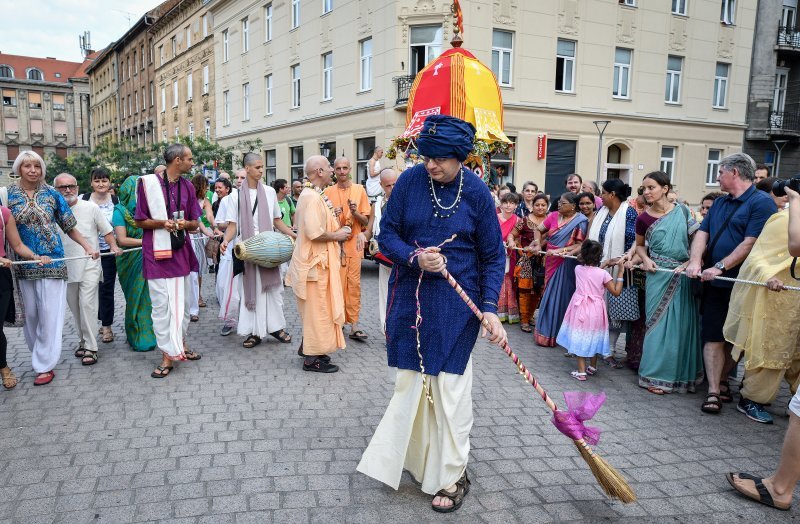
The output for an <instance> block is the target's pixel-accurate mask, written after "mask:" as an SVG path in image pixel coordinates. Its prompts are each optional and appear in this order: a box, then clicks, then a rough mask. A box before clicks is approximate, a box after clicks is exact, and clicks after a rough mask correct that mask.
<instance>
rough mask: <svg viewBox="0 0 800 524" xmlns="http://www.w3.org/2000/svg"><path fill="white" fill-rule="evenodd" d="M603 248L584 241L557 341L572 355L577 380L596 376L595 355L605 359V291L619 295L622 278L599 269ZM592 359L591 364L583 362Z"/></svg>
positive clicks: (589, 241) (607, 353) (607, 346)
mask: <svg viewBox="0 0 800 524" xmlns="http://www.w3.org/2000/svg"><path fill="white" fill-rule="evenodd" d="M602 258H603V246H602V245H601V244H600V243H599V242H595V241H594V240H584V242H583V244H582V245H581V254H580V255H579V256H578V261H579V262H580V263H581V264H583V265H581V266H578V267H576V268H575V283H576V286H575V293H574V294H573V295H572V299H571V300H570V302H569V306H567V312H566V314H565V315H564V322H563V323H562V324H561V329H560V330H559V332H558V336H557V337H556V342H557V343H558V344H560V345H561V346H563V347H565V348H566V349H567V352H568V353H571V354H573V355H575V356H576V357H578V358H577V360H578V369H577V370H576V371H573V372H572V373H571V375H572V377H573V378H574V379H576V380H586V375H587V374H588V375H594V374H595V373H597V367H596V366H597V355H602V356H604V357H605V356H608V355H610V354H611V349H610V346H609V343H608V313H607V312H606V300H605V293H604V290H606V289H607V290H608V292H609V293H611V294H612V295H614V296H615V297H617V296H619V294H620V293H622V281H623V279H622V278H611V275H609V274H608V273H607V272H606V271H605V270H603V269H600V267H599V266H600V260H601V259H602ZM587 358H591V365H589V366H587V365H586V359H587Z"/></svg>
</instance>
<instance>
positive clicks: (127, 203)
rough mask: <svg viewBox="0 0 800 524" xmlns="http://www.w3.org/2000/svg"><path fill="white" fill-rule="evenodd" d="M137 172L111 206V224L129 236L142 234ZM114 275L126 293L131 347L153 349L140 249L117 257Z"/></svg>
mask: <svg viewBox="0 0 800 524" xmlns="http://www.w3.org/2000/svg"><path fill="white" fill-rule="evenodd" d="M138 180H139V177H138V176H129V177H128V178H126V179H125V181H124V182H123V183H122V185H121V186H120V188H119V204H117V205H116V206H115V207H114V216H113V219H112V223H113V225H114V227H116V226H121V227H124V228H125V232H126V234H127V235H128V236H129V237H130V238H142V230H141V229H139V228H137V227H136V224H135V222H134V220H133V214H134V212H135V211H136V183H137V182H138ZM117 275H119V283H120V286H122V292H123V293H124V294H125V336H126V337H127V339H128V344H130V346H131V348H132V349H133V350H134V351H152V350H154V349H155V348H156V345H157V344H156V336H155V333H153V319H152V317H151V312H152V304H151V302H150V290H149V289H148V287H147V281H146V280H145V279H144V276H143V275H142V251H141V250H137V251H133V252H130V253H125V254H124V255H121V256H119V257H118V258H117Z"/></svg>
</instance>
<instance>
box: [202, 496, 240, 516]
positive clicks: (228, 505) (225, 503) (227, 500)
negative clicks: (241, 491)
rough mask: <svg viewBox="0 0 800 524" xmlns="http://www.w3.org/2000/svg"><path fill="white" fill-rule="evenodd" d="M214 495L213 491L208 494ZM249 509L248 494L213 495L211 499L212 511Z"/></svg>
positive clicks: (223, 511)
mask: <svg viewBox="0 0 800 524" xmlns="http://www.w3.org/2000/svg"><path fill="white" fill-rule="evenodd" d="M208 495H209V496H212V494H211V493H209V494H208ZM242 511H247V496H246V495H225V496H220V497H217V496H213V498H212V499H211V512H212V513H238V512H242Z"/></svg>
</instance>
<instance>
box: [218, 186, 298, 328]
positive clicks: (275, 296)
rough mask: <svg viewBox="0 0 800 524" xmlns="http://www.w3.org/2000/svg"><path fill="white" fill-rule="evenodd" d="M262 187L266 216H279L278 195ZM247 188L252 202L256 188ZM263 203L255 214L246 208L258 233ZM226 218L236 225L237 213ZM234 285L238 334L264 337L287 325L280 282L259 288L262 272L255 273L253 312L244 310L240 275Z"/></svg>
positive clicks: (242, 283) (239, 235) (245, 308)
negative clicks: (236, 296)
mask: <svg viewBox="0 0 800 524" xmlns="http://www.w3.org/2000/svg"><path fill="white" fill-rule="evenodd" d="M264 189H265V191H266V193H267V210H266V211H267V213H268V216H270V217H272V219H275V218H281V209H280V207H279V206H278V197H277V195H276V194H275V190H274V189H273V188H271V187H269V186H264ZM248 190H249V191H250V202H252V203H253V204H255V201H256V194H257V191H256V189H248ZM263 206H264V203H263V202H261V203H259V204H258V206H257V207H256V209H255V213H253V212H252V210H249V211H248V212H250V213H252V215H253V226H254V229H255V231H254V233H253V234H254V235H257V234H258V233H260V231H259V229H258V217H259V214H260V213H262V212H263V211H264V210H263V209H262V207H263ZM242 212H243V213H244V212H245V211H244V210H242ZM229 221H230V222H235V223H237V224H238V222H239V216H238V213H236V214H235V215H234V216H232V217H230V219H229ZM236 236H237V239H238V240H239V241H241V232H239V234H237V235H236ZM228 249H230V248H228ZM236 285H237V287H238V290H239V324H238V326H237V328H236V332H237V333H238V334H239V335H244V336H247V335H255V336H257V337H266V336H267V335H268V334H270V333H274V332H275V331H279V330H281V329H283V328H284V327H286V318H285V317H284V315H283V284H279V285H277V286H275V287H273V288H270V289H268V290H267V291H262V290H261V275H260V274H259V273H258V272H256V307H255V309H254V310H253V311H250V310H249V309H247V307H246V306H245V304H244V289H243V286H244V279H243V278H241V277H239V278H238V282H237V284H236Z"/></svg>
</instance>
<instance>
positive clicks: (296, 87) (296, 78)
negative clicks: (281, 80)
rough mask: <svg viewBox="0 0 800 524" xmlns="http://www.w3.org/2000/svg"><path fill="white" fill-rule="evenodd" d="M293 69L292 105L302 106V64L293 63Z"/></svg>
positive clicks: (294, 106)
mask: <svg viewBox="0 0 800 524" xmlns="http://www.w3.org/2000/svg"><path fill="white" fill-rule="evenodd" d="M291 70H292V107H293V108H296V107H300V64H297V65H293V66H292V67H291Z"/></svg>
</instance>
